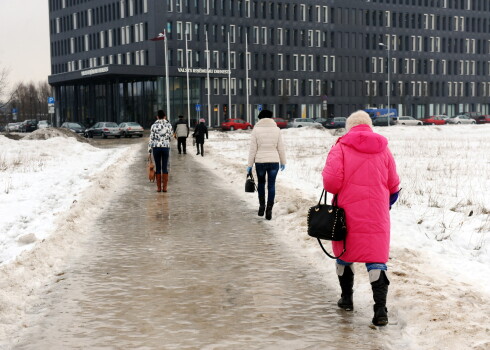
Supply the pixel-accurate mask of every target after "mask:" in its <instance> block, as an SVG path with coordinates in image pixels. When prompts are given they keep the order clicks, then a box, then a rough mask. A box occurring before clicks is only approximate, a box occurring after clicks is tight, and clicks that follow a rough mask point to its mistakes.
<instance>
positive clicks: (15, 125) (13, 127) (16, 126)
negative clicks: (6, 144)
mask: <svg viewBox="0 0 490 350" xmlns="http://www.w3.org/2000/svg"><path fill="white" fill-rule="evenodd" d="M20 124H21V123H8V124H7V126H6V127H5V131H8V132H12V131H20Z"/></svg>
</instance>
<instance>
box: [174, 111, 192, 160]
mask: <svg viewBox="0 0 490 350" xmlns="http://www.w3.org/2000/svg"><path fill="white" fill-rule="evenodd" d="M174 135H175V138H176V139H177V149H178V151H179V154H181V153H182V152H184V154H186V153H187V152H186V146H187V137H189V126H188V125H187V123H186V121H185V120H184V116H183V115H179V120H177V122H176V123H175V125H174Z"/></svg>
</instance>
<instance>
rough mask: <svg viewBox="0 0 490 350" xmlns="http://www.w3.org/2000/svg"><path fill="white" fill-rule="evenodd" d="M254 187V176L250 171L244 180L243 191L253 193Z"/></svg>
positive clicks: (255, 187)
mask: <svg viewBox="0 0 490 350" xmlns="http://www.w3.org/2000/svg"><path fill="white" fill-rule="evenodd" d="M256 189H257V186H255V180H254V177H253V176H252V173H248V174H247V180H246V181H245V192H250V193H253V192H255V190H256Z"/></svg>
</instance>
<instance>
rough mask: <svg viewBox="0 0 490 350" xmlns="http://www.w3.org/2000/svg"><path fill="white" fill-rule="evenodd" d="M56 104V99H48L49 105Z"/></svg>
mask: <svg viewBox="0 0 490 350" xmlns="http://www.w3.org/2000/svg"><path fill="white" fill-rule="evenodd" d="M53 104H54V97H48V105H53Z"/></svg>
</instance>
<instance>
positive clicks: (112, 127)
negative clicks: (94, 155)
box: [85, 122, 121, 139]
mask: <svg viewBox="0 0 490 350" xmlns="http://www.w3.org/2000/svg"><path fill="white" fill-rule="evenodd" d="M94 136H102V137H103V138H105V139H106V138H108V137H109V136H114V137H115V138H120V137H121V130H120V129H119V125H117V123H114V122H98V123H95V124H94V125H93V126H91V127H90V128H88V129H87V130H85V137H90V138H92V137H94Z"/></svg>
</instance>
